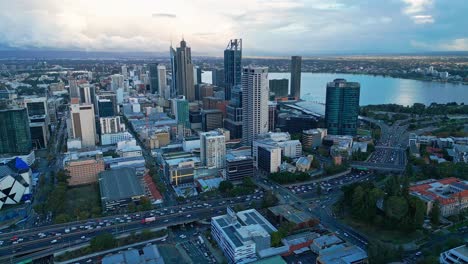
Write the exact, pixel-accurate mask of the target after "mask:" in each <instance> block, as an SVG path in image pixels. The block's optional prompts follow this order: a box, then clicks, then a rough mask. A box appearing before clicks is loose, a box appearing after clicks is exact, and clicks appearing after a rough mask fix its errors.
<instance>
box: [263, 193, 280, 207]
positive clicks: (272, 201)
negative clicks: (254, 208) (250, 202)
mask: <svg viewBox="0 0 468 264" xmlns="http://www.w3.org/2000/svg"><path fill="white" fill-rule="evenodd" d="M277 203H278V198H276V196H275V195H274V194H273V192H271V191H267V192H266V193H265V196H263V199H262V207H263V208H268V207H271V206H274V205H276V204H277Z"/></svg>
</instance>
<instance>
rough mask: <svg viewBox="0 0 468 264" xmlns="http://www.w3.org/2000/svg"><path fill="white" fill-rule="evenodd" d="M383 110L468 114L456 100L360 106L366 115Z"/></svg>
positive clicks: (467, 109)
mask: <svg viewBox="0 0 468 264" xmlns="http://www.w3.org/2000/svg"><path fill="white" fill-rule="evenodd" d="M374 111H384V112H393V113H405V114H417V115H447V114H465V115H466V114H468V105H465V104H463V103H461V104H457V103H456V102H452V103H447V104H437V103H432V104H430V105H429V106H427V107H426V105H424V104H421V103H414V104H413V105H412V106H403V105H398V104H381V105H367V106H363V107H361V113H360V114H361V115H364V116H367V114H368V113H369V112H374Z"/></svg>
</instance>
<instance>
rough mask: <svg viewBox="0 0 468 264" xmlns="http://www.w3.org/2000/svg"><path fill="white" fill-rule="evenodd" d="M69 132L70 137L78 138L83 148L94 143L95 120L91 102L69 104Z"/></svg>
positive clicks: (92, 145)
mask: <svg viewBox="0 0 468 264" xmlns="http://www.w3.org/2000/svg"><path fill="white" fill-rule="evenodd" d="M70 113H71V119H70V126H69V127H70V128H71V129H70V132H71V137H72V138H80V139H81V144H82V146H83V147H84V148H86V147H94V146H95V145H96V122H95V119H94V106H93V105H92V104H82V105H78V104H71V105H70Z"/></svg>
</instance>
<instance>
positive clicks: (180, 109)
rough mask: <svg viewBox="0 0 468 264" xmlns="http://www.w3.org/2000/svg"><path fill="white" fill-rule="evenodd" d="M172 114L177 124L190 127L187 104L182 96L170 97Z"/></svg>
mask: <svg viewBox="0 0 468 264" xmlns="http://www.w3.org/2000/svg"><path fill="white" fill-rule="evenodd" d="M172 114H174V116H175V118H176V120H177V124H179V125H183V126H184V127H185V128H190V121H189V105H188V101H187V100H185V99H184V98H176V99H172Z"/></svg>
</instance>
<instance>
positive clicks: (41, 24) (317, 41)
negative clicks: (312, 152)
mask: <svg viewBox="0 0 468 264" xmlns="http://www.w3.org/2000/svg"><path fill="white" fill-rule="evenodd" d="M467 12H468V1H467V0H229V1H226V0H190V1H189V0H164V1H162V0H71V1H69V0H11V1H10V0H0V49H47V50H51V49H60V50H85V51H149V52H167V51H168V47H169V45H170V43H171V41H172V42H173V43H174V44H178V42H179V41H180V39H181V38H182V36H183V37H184V38H185V40H186V41H187V43H188V45H189V46H191V47H192V52H193V53H195V54H199V55H215V56H222V50H223V49H224V48H225V46H226V44H227V42H228V40H229V39H231V38H242V39H243V48H244V54H246V55H251V56H254V55H259V56H262V55H267V54H268V55H290V54H302V55H308V54H318V53H394V52H418V51H467V50H468V13H467Z"/></svg>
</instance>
